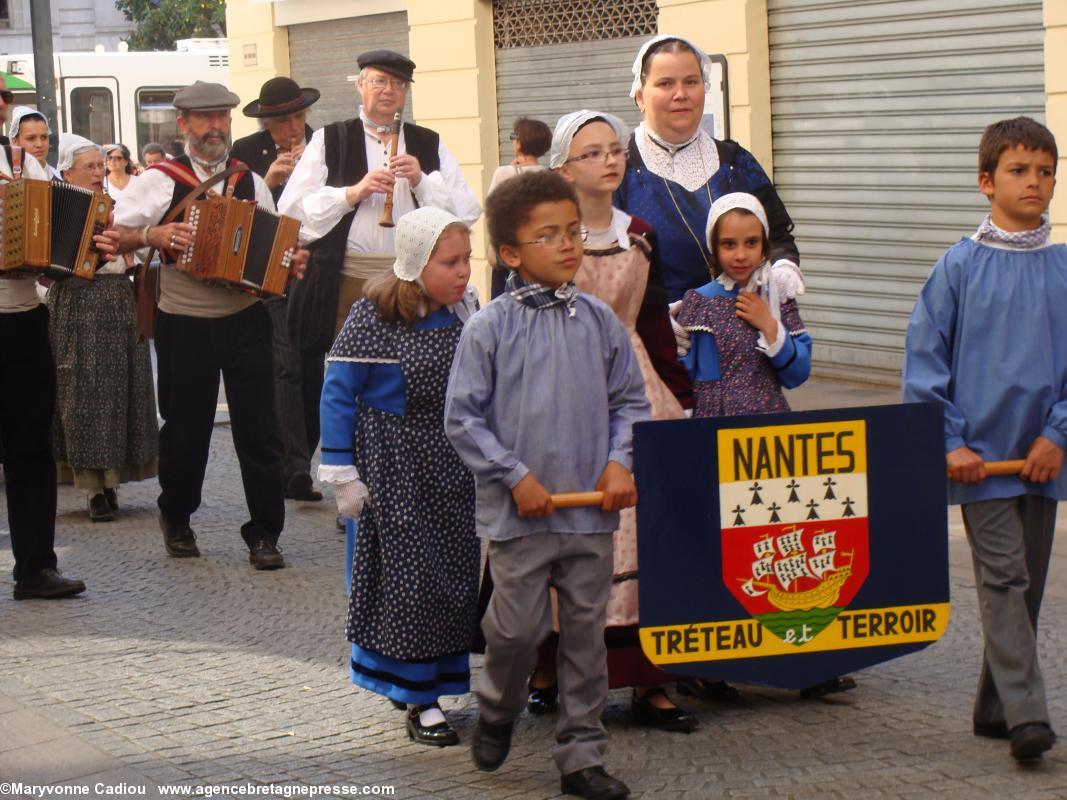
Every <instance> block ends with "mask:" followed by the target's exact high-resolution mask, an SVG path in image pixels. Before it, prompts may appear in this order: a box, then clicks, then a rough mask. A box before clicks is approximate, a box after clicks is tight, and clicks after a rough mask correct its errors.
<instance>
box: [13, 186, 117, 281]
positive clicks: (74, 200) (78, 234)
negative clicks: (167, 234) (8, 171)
mask: <svg viewBox="0 0 1067 800" xmlns="http://www.w3.org/2000/svg"><path fill="white" fill-rule="evenodd" d="M112 202H113V201H112V200H111V198H110V197H108V196H107V195H105V194H100V193H98V192H91V191H89V190H88V189H82V188H79V187H77V186H71V185H70V184H67V183H52V182H50V181H39V180H33V179H29V178H24V179H22V180H17V181H12V182H11V183H6V184H3V185H0V248H2V252H0V275H2V274H10V273H12V272H25V271H27V270H29V271H35V272H44V273H46V274H48V275H52V276H54V277H66V276H69V275H76V276H77V277H79V278H88V279H92V278H93V277H94V276H95V275H96V268H97V266H98V264H99V261H100V254H99V253H98V252H97V250H96V248H95V247H94V246H93V236H95V235H96V234H98V233H101V232H102V231H103V230H104V228H106V227H107V220H108V216H109V215H110V214H111V207H112Z"/></svg>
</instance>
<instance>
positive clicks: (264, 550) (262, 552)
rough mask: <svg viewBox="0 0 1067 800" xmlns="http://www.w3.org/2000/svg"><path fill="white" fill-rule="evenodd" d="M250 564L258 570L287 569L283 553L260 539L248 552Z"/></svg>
mask: <svg viewBox="0 0 1067 800" xmlns="http://www.w3.org/2000/svg"><path fill="white" fill-rule="evenodd" d="M248 563H250V564H251V565H252V566H253V567H255V568H256V569H285V559H284V558H282V551H281V550H279V549H278V548H277V547H275V546H274V545H272V544H271V543H270V542H268V541H267V540H266V539H260V540H259V541H258V542H256V543H255V544H254V545H252V548H251V549H250V550H249V551H248Z"/></svg>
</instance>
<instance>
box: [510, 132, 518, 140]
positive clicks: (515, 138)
mask: <svg viewBox="0 0 1067 800" xmlns="http://www.w3.org/2000/svg"><path fill="white" fill-rule="evenodd" d="M508 139H510V140H511V141H513V142H517V141H518V140H519V134H517V133H515V131H512V132H511V133H509V134H508Z"/></svg>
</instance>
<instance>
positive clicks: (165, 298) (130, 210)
mask: <svg viewBox="0 0 1067 800" xmlns="http://www.w3.org/2000/svg"><path fill="white" fill-rule="evenodd" d="M225 166H226V162H225V161H223V162H222V164H220V166H219V169H217V170H216V171H215V172H221V171H222V170H223V169H225ZM193 172H194V173H196V177H197V179H199V180H201V181H205V180H207V179H208V178H209V177H211V175H213V174H215V173H209V172H208V171H207V170H205V169H204V168H203V167H201V166H200V165H199V164H197V163H196V162H195V161H194V162H193ZM252 181H253V183H254V185H255V192H256V194H255V197H256V202H257V203H258V204H259V205H260V206H261V207H262V208H265V209H267V210H268V211H270V212H272V213H273V212H274V210H275V209H274V198H273V197H271V194H270V189H268V188H267V184H266V183H264V182H263V179H262V178H261V177H259V176H258V175H256V174H254V173H253V174H252ZM219 188H222V184H221V183H220V184H219ZM173 197H174V179H173V178H171V177H170V176H169V175H167V174H166V173H165V172H163V170H160V169H149V170H146V171H145V172H144V173H143V174H142V175H139V176H138V177H137V180H133V181H130V183H129V184H128V185H127V186H126V189H125V191H123V193H122V196H121V197H119V198H118V200H116V202H115V224H116V225H122V226H124V227H127V228H143V227H144V226H145V225H158V224H159V222H160V220H162V219H163V217H164V216H165V215H166V213H167V210H168V209H169V208H170V201H171V199H172V198H173ZM258 300H259V298H257V297H255V296H254V295H250V294H248V293H247V292H242V291H240V290H239V289H230V288H228V287H225V286H218V285H215V284H209V283H205V282H204V281H200V280H197V279H196V278H194V277H192V276H191V275H188V274H186V273H184V272H181V271H179V270H178V269H176V268H175V267H174V266H173V265H170V264H166V265H164V266H163V267H162V274H161V275H160V297H159V308H160V310H161V311H164V312H165V313H167V314H183V315H185V316H190V317H209V318H218V317H226V316H229V315H230V314H236V313H237V312H238V311H243V310H244V309H246V308H248V307H249V306H250V305H252V304H253V303H255V302H258Z"/></svg>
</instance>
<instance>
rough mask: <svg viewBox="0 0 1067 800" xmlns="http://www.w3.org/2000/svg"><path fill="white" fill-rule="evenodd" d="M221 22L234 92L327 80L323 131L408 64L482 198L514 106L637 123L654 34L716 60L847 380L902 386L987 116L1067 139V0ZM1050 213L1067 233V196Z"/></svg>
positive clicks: (270, 7) (404, 8) (353, 7)
mask: <svg viewBox="0 0 1067 800" xmlns="http://www.w3.org/2000/svg"><path fill="white" fill-rule="evenodd" d="M227 25H228V33H229V41H230V69H231V76H232V78H231V81H232V88H233V89H234V90H235V91H237V92H238V93H239V94H240V95H241V96H242V98H243V99H246V100H248V99H251V98H254V97H255V96H256V95H257V94H258V89H259V86H260V85H261V84H262V83H263V81H264V80H266V79H267V78H269V77H272V76H274V75H278V74H288V75H291V76H292V77H293V78H295V79H296V80H297V81H298V82H299V83H301V85H312V86H315V87H317V88H319V89H320V90H322V91H323V100H322V101H320V103H319V104H318V105H317V106H316V111H315V114H314V115H313V117H312V124H313V125H314V126H315V127H318V126H320V125H322V124H324V123H326V122H329V121H332V120H333V119H338V118H343V117H346V116H351V115H353V114H354V113H355V111H356V106H357V98H356V94H355V89H354V87H353V85H352V83H351V80H350V78H351V77H353V76H354V74H355V72H356V66H355V56H356V55H357V54H358V53H359V52H360V51H362V50H365V49H372V48H376V47H391V48H393V49H396V50H399V51H401V52H404V53H406V54H408V55H409V56H410V57H411V58H412V59H413V60H414V61H415V62H416V63H417V64H418V70H417V73H416V83H415V85H414V87H413V91H412V93H411V108H410V113H411V114H412V115H413V118H414V119H415V120H416V121H418V122H419V123H420V124H424V125H428V126H430V127H432V128H434V129H436V130H438V131H440V132H441V134H442V136H443V137H444V141H445V142H446V144H447V145H448V147H449V148H450V149H451V150H452V151H453V152H454V153H455V154H456V156H457V159H458V160H459V161H460V164H461V165H462V167H463V169H464V172H465V174H466V177H467V179H468V181H469V182H470V184H471V186H472V187H474V189H475V191H476V192H481V191H484V188H485V187H486V186H487V185H488V180H489V177H490V175H491V174H492V171H493V169H494V168H495V167H496V166H497V165H498V164H500V163H502V162H506V161H508V160H509V159H510V150H509V148H508V147H507V144H508V143H507V138H506V134H507V131H508V130H509V129H510V125H511V121H512V120H513V119H514V117H516V116H518V115H519V114H523V113H524V114H528V115H530V116H536V117H539V118H541V119H544V120H545V121H546V122H548V123H549V124H550V125H551V124H553V123H554V121H555V118H556V117H557V116H558V115H559V114H561V113H565V112H566V111H570V110H574V109H576V108H580V107H583V106H584V107H591V108H598V109H602V110H606V111H612V112H614V113H618V114H619V115H620V116H622V117H623V118H624V119H626V120H628V121H630V122H634V121H635V120H636V109H635V108H634V106H633V103H632V101H631V100H630V99H629V97H628V96H627V93H628V89H629V83H630V65H631V63H632V61H633V58H634V55H635V54H636V50H637V47H638V45H639V43H640V42H641V41H643V39H645V38H647V37H648V36H649V35H651V34H654V33H672V32H677V33H679V34H681V35H684V36H687V37H688V38H691V39H693V40H694V41H695V42H696V43H697V44H698V45H700V46H702V47H703V48H704V49H705V50H706V51H707V52H709V53H711V54H721V55H722V56H724V57H725V63H726V64H727V65H728V70H727V76H728V77H727V79H726V81H724V86H723V87H722V92H723V95H724V97H726V98H728V99H727V100H726V101H725V103H726V106H727V107H728V112H729V114H728V130H729V136H730V138H733V139H736V140H737V141H739V142H740V143H741V144H743V145H744V146H745V147H747V148H748V149H750V150H751V151H752V152H753V153H754V154H755V155H756V157H757V158H758V159H759V160H760V162H761V163H762V164H763V166H764V167H765V168H766V170H767V171H768V173H771V174H773V176H774V178H775V182H776V184H777V185H778V189H779V192H780V193H781V195H782V198H783V200H784V201H785V203H786V206H787V208H788V209H789V212H790V214H791V216H792V217H793V220H794V222H795V223H796V230H795V235H796V237H797V241H798V244H799V246H800V252H801V259H802V266H803V269H804V273H805V275H806V276H807V281H808V293H807V294H806V295H805V296H804V298H803V301H802V308H803V313H804V316H805V321H806V322H807V324H808V326H809V328H810V329H811V331H812V334H813V336H814V339H815V343H816V345H815V348H816V349H815V356H816V369H817V371H818V372H820V373H822V374H830V375H838V376H841V377H848V378H852V379H860V380H870V381H877V382H896V381H897V380H898V379H899V373H900V366H901V362H902V354H903V343H904V330H905V327H906V324H907V319H908V315H909V314H910V311H911V308H912V305H913V304H914V300H915V297H916V295H917V294H918V291H919V289H920V287H921V286H922V283H923V281H924V280H925V278H926V275H927V274H928V273H929V270H930V267H931V265H932V264H933V261H934V260H935V259H936V258H937V256H938V255H939V254H940V253H941V252H943V251H944V249H945V248H946V247H947V246H948V245H950V244H951V243H953V242H954V241H957V240H958V239H959V238H961V237H962V236H964V235H967V234H968V233H969V232H970V231H972V230H973V229H974V228H975V227H976V226H977V223H978V222H979V220H980V219H981V216H982V214H983V213H984V210H985V208H986V203H985V200H984V198H983V197H982V196H981V195H980V194H979V193H978V191H977V185H976V172H977V144H978V139H979V137H980V135H981V131H982V129H983V128H984V127H985V125H987V124H989V123H990V122H992V121H994V120H996V119H1001V118H1004V117H1008V116H1016V115H1019V114H1026V115H1029V116H1032V117H1035V118H1037V119H1039V120H1041V121H1043V122H1045V123H1046V124H1048V125H1049V127H1050V128H1051V129H1052V131H1053V133H1055V134H1057V135H1058V137H1059V139H1060V141H1061V142H1063V143H1067V3H1064V2H1062V0H909V1H908V2H901V1H900V0H870V1H869V2H866V3H862V4H856V3H854V2H852V1H851V0H823V1H822V2H819V3H811V2H808V1H807V0H658V1H657V0H625V1H624V2H618V1H617V0H615V2H610V3H609V2H606V0H583V2H571V3H568V2H561V0H362V2H344V1H343V0H274V2H261V0H228V3H227ZM242 125H244V130H243V132H248V131H251V130H252V129H253V127H254V126H253V124H252V121H251V120H247V121H243V122H239V123H238V125H237V128H236V129H235V134H236V135H239V132H241V130H242V129H241V126H242ZM1064 147H1065V148H1067V144H1064ZM1052 218H1053V223H1054V231H1055V236H1056V238H1057V239H1058V240H1059V241H1067V201H1061V202H1060V203H1059V204H1054V205H1053V209H1052ZM476 234H477V235H479V236H480V232H476ZM475 252H482V246H481V244H480V243H476V244H475ZM480 277H481V278H482V282H483V285H484V276H480Z"/></svg>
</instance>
